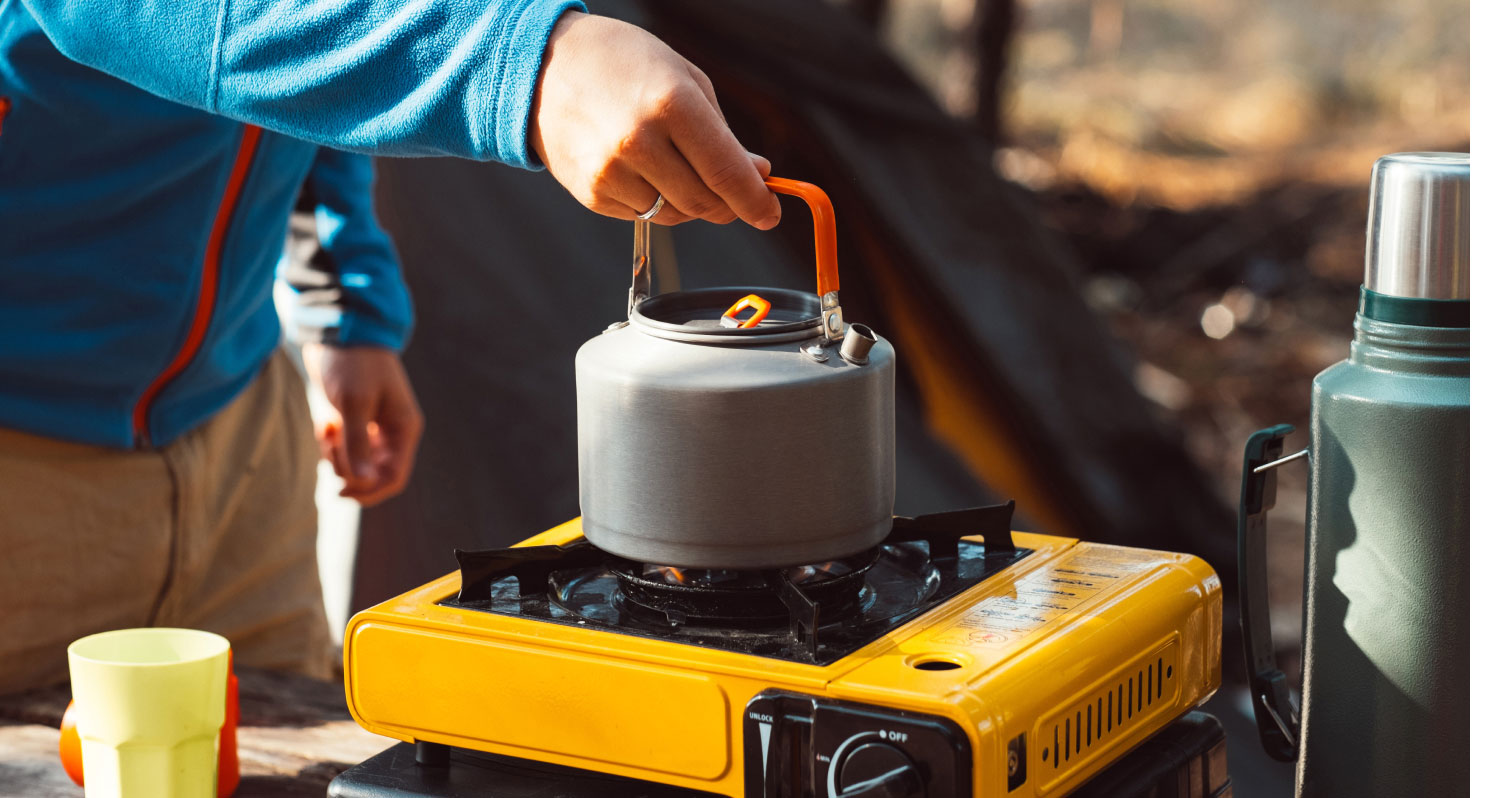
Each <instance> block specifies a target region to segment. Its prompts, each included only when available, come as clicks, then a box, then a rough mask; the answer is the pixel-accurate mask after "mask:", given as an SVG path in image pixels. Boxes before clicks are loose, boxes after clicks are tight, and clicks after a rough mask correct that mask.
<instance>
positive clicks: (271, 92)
mask: <svg viewBox="0 0 1500 798" xmlns="http://www.w3.org/2000/svg"><path fill="white" fill-rule="evenodd" d="M21 2H22V3H23V4H24V5H25V6H26V8H27V10H29V11H30V12H31V14H32V15H33V16H34V17H35V18H36V20H37V21H38V23H39V24H40V25H41V27H42V29H43V30H44V31H45V32H46V34H47V36H48V38H49V39H51V40H52V43H53V44H54V45H55V46H56V47H57V48H58V49H59V50H60V51H62V53H63V54H65V55H67V56H68V57H69V58H72V59H73V60H75V61H78V62H80V63H82V64H85V65H87V66H90V67H93V68H95V69H98V70H101V71H103V72H106V73H108V74H110V75H113V76H115V77H117V78H120V79H121V80H124V81H126V82H127V83H131V84H133V85H135V86H138V87H140V88H142V89H145V90H146V91H149V92H151V93H153V94H156V95H159V96H161V97H165V98H167V99H169V100H173V101H176V102H179V103H183V104H185V105H190V106H193V107H195V108H201V109H203V110H206V111H210V112H213V113H217V114H221V115H224V116H227V117H230V118H232V119H236V120H239V121H241V122H245V123H248V124H253V125H258V126H260V127H264V128H266V129H268V130H274V131H276V132H279V133H284V134H286V135H289V136H294V137H296V138H300V139H304V140H306V141H311V142H313V143H316V144H321V145H324V146H328V147H336V148H339V149H345V150H354V151H358V152H367V153H378V154H383V155H453V156H459V157H464V158H474V159H479V160H498V161H503V162H505V163H508V164H511V165H513V166H525V167H527V168H531V169H540V168H541V165H540V164H539V163H538V162H537V160H536V158H535V156H534V155H533V154H532V153H531V152H530V150H529V149H528V147H527V141H526V138H527V126H528V120H529V118H530V114H531V98H532V89H533V86H534V84H535V83H536V77H537V71H538V70H539V69H540V67H541V62H542V57H543V55H544V54H545V52H546V47H547V39H548V37H549V36H550V35H551V32H552V26H553V24H554V23H555V22H556V21H557V18H558V17H559V16H561V15H562V13H563V12H564V11H566V10H568V9H577V10H580V11H583V10H586V9H585V8H584V6H583V4H582V3H581V2H579V0H316V1H311V0H21Z"/></svg>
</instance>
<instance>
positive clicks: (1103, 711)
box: [1033, 641, 1179, 791]
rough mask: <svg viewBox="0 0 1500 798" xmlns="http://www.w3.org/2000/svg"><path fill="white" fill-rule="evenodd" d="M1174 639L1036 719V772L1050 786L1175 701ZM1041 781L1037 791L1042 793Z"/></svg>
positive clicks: (1122, 738) (1107, 749) (1114, 744)
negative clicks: (1085, 693)
mask: <svg viewBox="0 0 1500 798" xmlns="http://www.w3.org/2000/svg"><path fill="white" fill-rule="evenodd" d="M1178 675H1179V674H1178V667H1177V643H1176V642H1175V641H1174V642H1172V643H1169V644H1167V645H1166V646H1164V647H1162V648H1160V649H1157V650H1156V651H1154V652H1152V653H1151V654H1148V655H1146V656H1143V657H1141V658H1140V659H1138V660H1136V661H1134V662H1132V663H1130V664H1129V665H1128V666H1126V667H1124V668H1122V669H1120V670H1119V671H1116V672H1115V674H1114V675H1113V676H1112V677H1111V678H1110V679H1108V680H1107V681H1105V682H1104V683H1103V684H1101V685H1100V686H1099V687H1098V688H1097V689H1095V690H1094V691H1092V692H1091V693H1089V694H1088V696H1087V697H1085V698H1084V699H1083V700H1081V701H1079V702H1077V703H1076V704H1073V705H1071V706H1069V707H1068V708H1067V709H1065V710H1063V711H1062V712H1059V713H1057V714H1055V715H1052V716H1050V717H1048V718H1046V719H1044V720H1043V721H1042V723H1041V724H1040V726H1039V727H1038V735H1037V742H1038V746H1037V753H1035V754H1034V755H1033V756H1037V757H1040V759H1041V762H1040V765H1039V767H1038V771H1039V772H1040V773H1042V774H1043V781H1044V782H1046V783H1049V784H1055V783H1056V782H1058V781H1059V780H1062V779H1065V778H1067V777H1068V776H1069V775H1070V774H1071V773H1072V772H1073V771H1075V770H1077V769H1078V768H1080V767H1082V766H1084V765H1087V764H1089V763H1090V762H1091V761H1092V760H1094V759H1095V758H1097V757H1099V756H1102V755H1104V754H1105V753H1106V752H1108V751H1110V750H1117V751H1118V752H1123V751H1124V748H1122V747H1120V745H1119V744H1120V742H1121V741H1122V740H1124V739H1125V738H1126V737H1128V736H1129V735H1130V733H1131V732H1132V731H1133V730H1134V729H1135V728H1136V727H1137V726H1140V725H1141V724H1143V723H1145V722H1146V721H1148V720H1149V719H1151V718H1152V717H1154V716H1156V715H1159V714H1161V712H1162V711H1164V710H1166V711H1171V708H1172V707H1173V706H1174V705H1175V704H1176V702H1177V678H1178ZM1045 786H1046V785H1045V784H1044V786H1043V790H1044V791H1045Z"/></svg>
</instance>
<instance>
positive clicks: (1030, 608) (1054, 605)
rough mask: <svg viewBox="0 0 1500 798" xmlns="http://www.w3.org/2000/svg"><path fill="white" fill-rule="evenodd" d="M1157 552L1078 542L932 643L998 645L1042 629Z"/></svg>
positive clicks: (1155, 561)
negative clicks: (1077, 545) (1079, 543)
mask: <svg viewBox="0 0 1500 798" xmlns="http://www.w3.org/2000/svg"><path fill="white" fill-rule="evenodd" d="M1164 556H1170V555H1162V554H1159V553H1156V552H1149V551H1141V550H1139V549H1116V548H1106V547H1099V546H1081V547H1078V548H1075V549H1074V550H1073V551H1072V552H1071V553H1069V554H1066V555H1064V556H1063V557H1061V558H1060V559H1059V560H1058V561H1057V562H1055V563H1052V564H1049V565H1047V566H1045V567H1043V568H1041V569H1039V570H1036V571H1033V572H1031V573H1029V574H1027V575H1025V576H1023V577H1021V578H1020V579H1018V580H1016V582H1015V584H1014V585H1013V586H1012V588H1011V591H1012V592H1010V593H1008V594H1006V595H1003V596H992V597H990V598H987V599H985V600H984V601H981V602H980V603H978V604H976V605H974V607H973V608H972V609H970V610H969V611H968V612H966V613H964V614H963V615H962V616H960V617H959V618H958V620H956V621H954V622H953V623H951V624H949V625H948V626H947V627H944V628H943V629H942V631H940V632H939V633H938V634H937V635H936V636H934V638H933V642H934V643H942V644H947V645H954V646H1002V645H1005V644H1007V643H1009V642H1011V641H1014V640H1019V639H1020V638H1021V637H1023V636H1025V635H1027V634H1029V633H1031V632H1034V631H1036V630H1037V629H1040V628H1041V627H1043V626H1045V625H1046V624H1048V623H1050V622H1051V621H1054V620H1056V619H1058V618H1060V617H1062V616H1063V615H1066V614H1067V613H1069V612H1071V611H1072V610H1074V609H1075V608H1077V607H1078V606H1079V605H1081V604H1083V603H1084V602H1086V601H1088V600H1089V599H1091V598H1093V597H1095V596H1097V595H1099V594H1100V593H1102V592H1104V591H1106V590H1109V589H1110V588H1111V587H1113V586H1114V585H1115V584H1116V583H1118V582H1119V581H1120V580H1122V579H1129V578H1131V577H1133V576H1135V575H1136V574H1139V573H1141V572H1143V571H1147V570H1150V569H1151V568H1153V567H1155V566H1157V565H1160V564H1162V562H1163V557H1164Z"/></svg>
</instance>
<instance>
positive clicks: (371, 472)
mask: <svg viewBox="0 0 1500 798" xmlns="http://www.w3.org/2000/svg"><path fill="white" fill-rule="evenodd" d="M302 362H303V363H304V364H306V366H307V373H308V376H309V377H310V378H311V379H312V381H313V383H314V384H316V385H318V386H319V387H320V388H322V390H323V394H324V395H325V396H327V397H328V403H329V404H330V405H332V407H333V412H334V417H333V418H331V419H328V420H326V422H324V423H322V424H321V425H320V428H319V430H318V444H319V446H320V447H321V448H322V450H323V458H324V459H326V460H327V461H328V462H330V463H332V464H333V471H334V473H336V474H338V475H339V476H340V477H343V479H344V489H343V490H341V491H339V495H340V496H347V497H349V498H352V499H354V500H356V501H358V502H359V503H360V504H361V505H363V506H365V507H371V506H374V505H376V504H379V503H381V502H383V501H385V500H386V499H389V498H390V497H392V496H395V495H396V494H398V493H400V492H401V491H402V490H404V489H405V488H406V481H407V479H408V478H410V477H411V468H412V461H413V459H414V458H415V456H416V453H417V442H418V441H420V440H421V438H422V427H423V423H424V422H423V420H422V410H421V408H420V407H418V406H417V399H416V396H415V395H413V394H412V390H411V382H410V381H409V380H407V378H406V367H405V366H403V365H401V358H400V357H398V356H397V355H396V353H395V352H392V351H391V350H389V349H383V348H380V347H372V346H350V347H338V346H324V345H322V344H307V345H305V346H303V347H302Z"/></svg>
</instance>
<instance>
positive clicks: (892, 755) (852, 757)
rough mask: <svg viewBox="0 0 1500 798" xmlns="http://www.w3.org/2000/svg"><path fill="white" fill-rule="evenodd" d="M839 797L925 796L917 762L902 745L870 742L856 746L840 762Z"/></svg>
mask: <svg viewBox="0 0 1500 798" xmlns="http://www.w3.org/2000/svg"><path fill="white" fill-rule="evenodd" d="M838 774H839V778H838V783H839V791H838V796H837V798H925V796H926V795H927V789H926V787H925V786H924V785H923V784H922V777H921V775H920V774H918V773H917V766H916V765H915V764H913V763H912V761H911V759H909V758H908V757H907V756H906V754H904V753H902V751H901V749H899V748H897V747H895V746H893V745H887V744H885V743H876V742H870V743H865V744H864V745H860V746H857V747H855V749H854V750H852V751H850V752H849V753H848V754H847V755H846V756H845V757H844V758H843V762H842V763H841V764H839V765H838Z"/></svg>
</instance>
